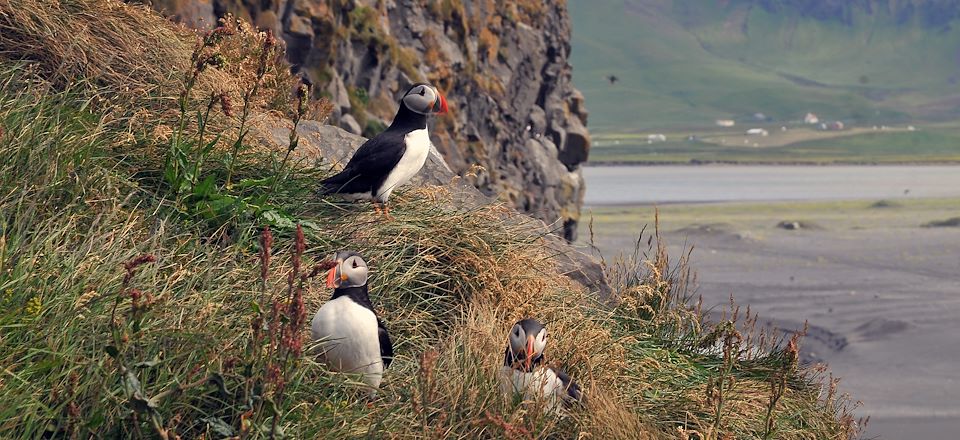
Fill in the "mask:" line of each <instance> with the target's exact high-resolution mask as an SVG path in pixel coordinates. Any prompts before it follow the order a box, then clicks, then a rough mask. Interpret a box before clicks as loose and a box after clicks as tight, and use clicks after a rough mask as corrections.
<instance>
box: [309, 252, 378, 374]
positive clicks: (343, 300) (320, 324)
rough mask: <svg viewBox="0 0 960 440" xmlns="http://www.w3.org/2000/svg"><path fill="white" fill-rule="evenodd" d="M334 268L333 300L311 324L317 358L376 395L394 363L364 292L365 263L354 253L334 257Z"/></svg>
mask: <svg viewBox="0 0 960 440" xmlns="http://www.w3.org/2000/svg"><path fill="white" fill-rule="evenodd" d="M333 260H334V261H336V263H337V265H336V266H335V267H333V268H331V269H330V271H329V272H328V273H327V287H329V288H333V289H334V291H333V297H331V298H330V300H329V301H327V302H326V303H324V304H323V306H321V307H320V310H318V311H317V314H316V315H315V316H314V317H313V321H312V322H311V323H310V334H311V335H312V336H313V340H314V341H315V342H316V344H317V346H318V348H319V353H320V358H321V359H322V360H323V361H324V362H325V363H326V364H327V366H328V368H330V369H331V370H334V371H342V372H345V373H359V374H362V375H363V382H364V383H366V384H367V385H369V386H370V387H371V388H372V389H373V393H376V390H377V388H379V387H380V381H381V380H382V379H383V371H384V369H386V367H388V366H390V362H391V361H392V360H393V344H392V343H391V342H390V335H389V334H388V333H387V329H386V327H385V326H384V325H383V321H381V320H380V318H379V317H377V314H376V312H374V310H373V303H371V302H370V296H369V295H368V292H367V272H368V268H367V263H366V262H364V261H363V258H362V257H361V256H360V255H359V254H357V253H356V252H351V251H341V252H338V253H336V254H335V255H334V256H333Z"/></svg>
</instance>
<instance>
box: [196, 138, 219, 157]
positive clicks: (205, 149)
mask: <svg viewBox="0 0 960 440" xmlns="http://www.w3.org/2000/svg"><path fill="white" fill-rule="evenodd" d="M220 136H221V135H220V134H218V135H217V136H216V137H214V138H213V140H212V141H210V142H208V143H207V144H206V145H204V146H203V149H202V150H200V154H202V155H204V156H206V155H207V154H210V152H211V151H213V147H215V146H216V145H217V142H220Z"/></svg>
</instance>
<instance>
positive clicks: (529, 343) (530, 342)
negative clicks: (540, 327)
mask: <svg viewBox="0 0 960 440" xmlns="http://www.w3.org/2000/svg"><path fill="white" fill-rule="evenodd" d="M532 359H533V336H527V355H526V356H524V358H523V362H524V364H525V365H526V367H527V371H530V362H531V361H532Z"/></svg>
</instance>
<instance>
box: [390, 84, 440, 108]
mask: <svg viewBox="0 0 960 440" xmlns="http://www.w3.org/2000/svg"><path fill="white" fill-rule="evenodd" d="M400 102H401V105H403V106H405V107H407V108H408V109H410V110H411V111H413V112H416V113H420V114H421V115H426V114H430V113H446V112H447V100H446V98H444V97H443V95H441V94H440V92H439V91H437V89H436V88H435V87H433V86H431V85H429V84H423V83H420V84H414V85H412V86H410V89H408V90H407V93H405V94H404V95H403V98H401V99H400Z"/></svg>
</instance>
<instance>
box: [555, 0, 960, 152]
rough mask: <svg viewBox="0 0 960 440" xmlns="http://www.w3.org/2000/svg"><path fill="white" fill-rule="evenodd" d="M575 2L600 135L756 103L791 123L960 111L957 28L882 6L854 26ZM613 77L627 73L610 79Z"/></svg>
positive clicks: (761, 14)
mask: <svg viewBox="0 0 960 440" xmlns="http://www.w3.org/2000/svg"><path fill="white" fill-rule="evenodd" d="M724 5H725V6H724ZM569 8H570V16H571V19H572V22H573V42H572V49H573V50H572V55H571V57H572V58H571V64H572V65H573V67H574V80H575V82H576V84H577V86H578V87H579V88H580V89H581V90H582V91H583V93H584V96H585V97H586V102H587V106H588V109H589V110H590V128H591V131H592V132H594V133H599V134H605V133H616V132H638V131H646V130H664V129H669V128H671V127H708V126H710V125H712V124H713V121H714V120H715V119H719V118H723V119H728V118H736V119H740V120H747V119H749V117H750V115H752V114H753V113H755V112H762V113H764V114H766V115H767V116H770V117H772V118H775V119H776V120H777V121H788V120H798V119H801V118H802V117H803V115H804V114H805V113H806V112H808V111H809V112H814V113H817V114H818V115H819V116H820V117H821V119H824V120H838V119H839V120H843V121H845V122H847V123H848V124H849V123H851V122H853V123H860V124H867V125H873V124H880V123H888V124H889V123H891V122H902V121H905V120H908V119H929V120H944V119H949V118H952V117H954V116H956V115H957V112H958V107H957V106H956V105H955V104H952V103H951V101H950V99H952V97H953V96H954V95H956V93H957V90H956V86H955V85H954V84H953V83H952V81H953V80H954V76H955V74H956V67H955V63H954V58H955V57H954V54H955V53H956V50H957V45H956V41H957V38H956V36H957V33H958V32H960V30H958V28H957V27H956V26H953V27H952V28H950V29H948V30H943V29H929V28H924V27H923V26H922V25H920V24H919V23H913V22H911V23H907V24H904V25H896V24H895V23H894V22H895V20H894V18H892V17H889V16H888V15H886V14H885V13H882V12H878V13H876V14H873V15H870V14H866V13H863V12H858V13H857V14H855V15H854V16H853V17H852V23H853V24H852V25H851V26H847V25H844V24H842V23H840V22H838V21H818V20H814V19H812V18H806V17H801V16H800V14H799V13H798V12H797V11H796V10H793V9H790V8H789V7H785V8H784V9H783V10H782V11H781V12H780V13H778V14H771V13H769V12H767V11H766V10H764V8H762V7H753V8H748V7H746V5H745V2H738V1H732V2H723V3H719V2H706V3H705V2H702V1H694V0H689V1H680V2H656V1H649V0H626V1H625V0H604V1H599V2H571V3H570V4H569ZM853 9H855V10H857V11H859V9H858V8H853ZM607 75H616V76H618V77H619V78H620V81H619V82H618V83H616V84H613V85H611V84H609V83H608V82H607V80H606V77H607ZM864 81H865V82H864Z"/></svg>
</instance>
